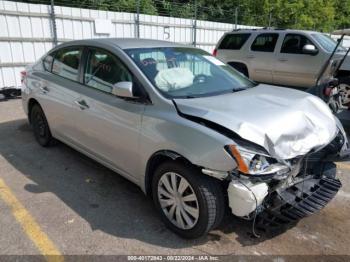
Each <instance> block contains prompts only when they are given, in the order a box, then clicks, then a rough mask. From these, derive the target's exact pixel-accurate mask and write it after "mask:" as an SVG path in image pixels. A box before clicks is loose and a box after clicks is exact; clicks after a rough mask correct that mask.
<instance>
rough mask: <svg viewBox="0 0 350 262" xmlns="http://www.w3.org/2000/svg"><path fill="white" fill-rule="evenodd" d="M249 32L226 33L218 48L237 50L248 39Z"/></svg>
mask: <svg viewBox="0 0 350 262" xmlns="http://www.w3.org/2000/svg"><path fill="white" fill-rule="evenodd" d="M249 36H250V34H228V35H226V36H225V37H224V39H222V41H221V43H220V45H219V49H232V50H239V49H241V47H242V46H243V45H244V43H245V42H246V41H247V40H248V38H249Z"/></svg>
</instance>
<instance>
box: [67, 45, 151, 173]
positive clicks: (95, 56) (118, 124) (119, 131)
mask: <svg viewBox="0 0 350 262" xmlns="http://www.w3.org/2000/svg"><path fill="white" fill-rule="evenodd" d="M84 57H86V61H85V64H84V70H83V71H84V72H83V74H84V75H83V84H84V85H83V89H82V91H81V97H79V98H78V99H77V100H76V108H78V112H77V113H76V114H75V116H74V119H76V123H77V126H78V130H79V133H77V138H78V139H79V143H80V146H81V148H83V149H84V150H85V152H87V153H88V154H90V155H91V156H93V157H96V158H98V159H99V160H102V161H103V162H104V164H106V165H108V166H110V167H112V168H114V169H116V170H117V171H120V172H121V173H122V174H123V175H126V176H127V177H129V178H130V179H132V180H133V179H136V178H133V175H132V174H135V173H136V172H135V170H134V169H135V168H136V167H137V162H138V161H139V159H141V158H140V157H139V152H138V148H139V145H138V142H139V134H140V128H141V119H142V113H143V111H144V107H145V101H144V100H142V101H141V100H128V99H124V98H120V97H116V96H115V95H113V94H112V88H113V85H114V84H116V83H118V82H125V81H127V82H133V87H134V88H135V90H137V89H138V88H141V87H140V85H139V84H138V81H137V80H136V79H135V78H134V76H133V75H132V74H131V73H130V71H129V70H128V68H127V67H126V66H125V65H124V64H123V62H122V61H121V60H120V59H119V58H118V57H117V56H116V55H114V54H112V53H111V52H109V51H107V50H104V49H99V48H89V49H87V50H86V53H84Z"/></svg>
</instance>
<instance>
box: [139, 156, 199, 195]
mask: <svg viewBox="0 0 350 262" xmlns="http://www.w3.org/2000/svg"><path fill="white" fill-rule="evenodd" d="M169 160H170V161H171V160H172V161H181V162H183V163H186V164H190V165H192V166H195V165H194V164H193V163H191V161H189V160H188V159H187V158H185V157H184V156H182V155H181V154H179V153H177V152H174V151H172V150H159V151H157V152H155V153H154V154H153V155H152V156H151V157H150V158H149V160H148V161H147V165H146V173H145V180H144V181H145V182H144V183H145V185H144V186H145V193H146V195H149V196H151V195H152V179H153V175H154V171H155V170H156V168H157V167H158V166H159V165H160V164H161V163H164V162H165V161H169Z"/></svg>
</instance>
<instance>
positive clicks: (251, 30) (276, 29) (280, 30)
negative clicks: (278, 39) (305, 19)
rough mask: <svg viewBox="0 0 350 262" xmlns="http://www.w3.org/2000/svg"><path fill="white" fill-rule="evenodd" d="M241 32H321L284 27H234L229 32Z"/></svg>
mask: <svg viewBox="0 0 350 262" xmlns="http://www.w3.org/2000/svg"><path fill="white" fill-rule="evenodd" d="M239 32H259V33H260V32H264V33H276V32H288V33H305V34H312V33H319V32H317V31H310V30H297V29H283V28H256V29H244V28H242V29H234V30H233V31H231V32H228V33H239Z"/></svg>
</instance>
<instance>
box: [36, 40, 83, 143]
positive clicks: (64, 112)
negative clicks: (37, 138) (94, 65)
mask: <svg viewBox="0 0 350 262" xmlns="http://www.w3.org/2000/svg"><path fill="white" fill-rule="evenodd" d="M82 50H83V49H82V47H67V48H62V49H59V50H57V51H54V52H53V53H51V54H49V55H47V56H46V57H45V58H44V61H43V66H44V69H45V70H44V71H37V72H35V73H34V75H35V76H37V77H38V78H37V79H40V81H38V82H37V83H36V84H37V85H38V87H39V90H38V94H37V95H36V98H38V100H39V103H40V105H41V106H42V107H43V109H44V112H45V115H46V118H47V120H48V122H49V125H50V128H51V132H52V133H53V135H54V136H55V137H57V138H62V137H63V138H64V139H68V140H71V139H72V138H73V137H74V129H75V127H76V125H75V122H74V120H73V119H72V118H71V117H72V115H73V111H74V110H75V109H76V108H75V105H74V101H75V100H76V99H77V98H78V97H79V92H77V90H78V89H79V87H80V83H79V70H80V65H81V63H80V61H81V56H82Z"/></svg>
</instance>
